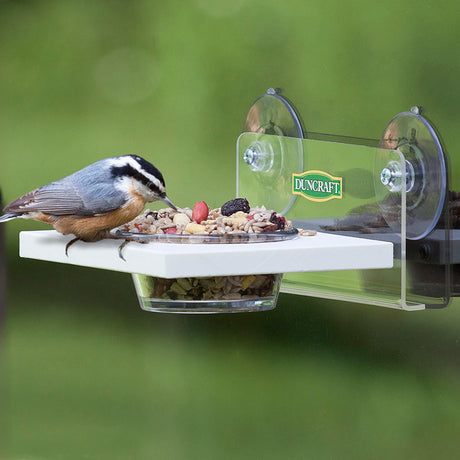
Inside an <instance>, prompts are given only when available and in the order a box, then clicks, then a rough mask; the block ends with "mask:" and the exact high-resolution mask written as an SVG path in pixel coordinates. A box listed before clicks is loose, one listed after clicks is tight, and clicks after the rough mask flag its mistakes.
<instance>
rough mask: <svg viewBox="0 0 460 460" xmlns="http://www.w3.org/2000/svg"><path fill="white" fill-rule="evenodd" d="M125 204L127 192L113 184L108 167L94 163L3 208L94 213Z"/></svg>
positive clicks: (50, 213)
mask: <svg viewBox="0 0 460 460" xmlns="http://www.w3.org/2000/svg"><path fill="white" fill-rule="evenodd" d="M125 203H126V195H125V194H124V193H123V192H121V191H120V190H117V189H116V188H115V187H114V185H113V178H112V176H111V173H110V170H109V169H108V168H105V167H104V163H102V162H97V163H94V164H92V165H90V166H87V167H86V168H84V169H82V170H80V171H77V172H76V173H74V174H72V175H70V176H67V177H65V178H64V179H61V180H58V181H56V182H51V183H50V184H47V185H44V186H43V187H40V188H38V189H36V190H33V191H32V192H29V193H27V194H26V195H24V196H22V197H21V198H18V199H17V200H15V201H13V202H12V203H10V204H9V205H8V206H6V207H5V211H6V212H19V213H24V212H35V211H40V212H43V213H45V214H49V215H52V216H63V215H67V216H68V215H71V216H93V215H95V214H96V215H97V214H99V215H100V214H105V213H107V212H110V211H113V210H115V209H118V208H119V207H120V206H122V205H123V204H125Z"/></svg>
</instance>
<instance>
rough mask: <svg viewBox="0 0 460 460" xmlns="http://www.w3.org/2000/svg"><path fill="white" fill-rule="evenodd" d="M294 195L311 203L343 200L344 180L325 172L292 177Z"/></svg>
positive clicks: (310, 172) (312, 172) (306, 172)
mask: <svg viewBox="0 0 460 460" xmlns="http://www.w3.org/2000/svg"><path fill="white" fill-rule="evenodd" d="M292 193H293V194H294V195H302V196H303V197H305V198H307V199H308V200H311V201H328V200H333V199H334V198H337V199H339V200H340V199H341V198H342V178H341V177H334V176H331V175H330V174H328V173H326V172H324V171H305V172H303V173H301V174H293V175H292Z"/></svg>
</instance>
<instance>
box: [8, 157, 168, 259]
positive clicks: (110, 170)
mask: <svg viewBox="0 0 460 460" xmlns="http://www.w3.org/2000/svg"><path fill="white" fill-rule="evenodd" d="M152 201H164V202H165V203H167V204H168V205H169V206H171V207H172V208H174V209H176V207H175V206H174V205H173V204H172V203H171V201H170V200H169V199H168V197H167V196H166V191H165V181H164V179H163V175H162V174H161V172H160V171H158V169H157V168H155V166H153V165H152V164H151V163H149V162H148V161H146V160H144V159H143V158H141V157H139V156H137V155H125V156H120V157H114V158H106V159H104V160H100V161H97V162H96V163H93V164H91V165H89V166H87V167H86V168H83V169H81V170H80V171H77V172H75V173H74V174H71V175H70V176H67V177H64V178H63V179H60V180H58V181H56V182H51V183H50V184H47V185H44V186H43V187H40V188H37V189H36V190H33V191H31V192H29V193H27V194H26V195H24V196H21V197H20V198H18V199H17V200H14V201H12V202H11V203H10V204H8V205H6V206H5V209H4V211H5V213H6V214H4V215H3V216H1V217H0V222H6V221H8V220H11V219H15V218H17V217H20V218H23V219H35V220H38V221H41V222H46V223H47V224H50V225H52V226H53V227H54V228H55V229H56V230H57V231H58V232H60V233H62V234H64V235H67V234H74V235H75V239H73V240H72V241H70V242H69V243H68V244H67V246H66V254H67V249H68V248H69V246H70V245H71V244H73V243H74V242H75V241H78V240H83V241H88V242H90V241H91V242H92V241H99V240H101V239H103V238H107V237H110V230H112V229H114V228H116V227H119V226H120V225H123V224H125V223H127V222H129V221H131V220H133V219H134V218H135V217H136V216H137V215H139V214H140V213H141V211H142V210H143V209H144V206H145V204H146V203H148V202H152Z"/></svg>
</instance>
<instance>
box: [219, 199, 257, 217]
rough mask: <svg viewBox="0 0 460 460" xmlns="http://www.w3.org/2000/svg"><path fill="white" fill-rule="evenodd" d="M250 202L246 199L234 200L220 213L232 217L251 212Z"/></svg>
mask: <svg viewBox="0 0 460 460" xmlns="http://www.w3.org/2000/svg"><path fill="white" fill-rule="evenodd" d="M249 209H250V207H249V202H248V200H247V199H246V198H235V199H234V200H230V201H227V202H226V203H224V204H223V205H222V207H221V208H220V212H221V213H222V215H224V216H231V215H232V214H235V212H238V211H243V212H246V213H247V212H249Z"/></svg>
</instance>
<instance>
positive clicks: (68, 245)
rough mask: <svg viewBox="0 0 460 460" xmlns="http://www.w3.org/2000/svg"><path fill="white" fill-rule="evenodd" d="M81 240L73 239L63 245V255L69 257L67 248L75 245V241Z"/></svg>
mask: <svg viewBox="0 0 460 460" xmlns="http://www.w3.org/2000/svg"><path fill="white" fill-rule="evenodd" d="M79 240H81V238H74V239H73V240H70V241H69V242H68V243H67V244H66V245H65V255H66V256H67V257H69V248H70V246H72V244H74V243H76V242H77V241H79Z"/></svg>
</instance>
